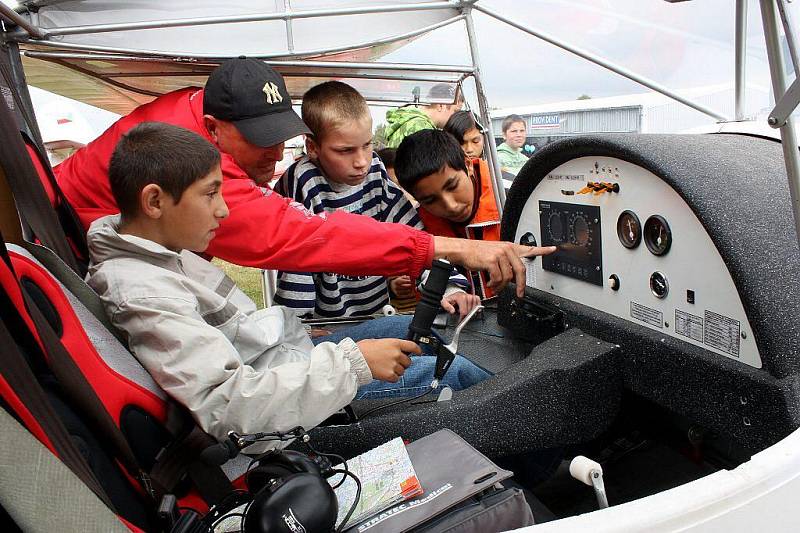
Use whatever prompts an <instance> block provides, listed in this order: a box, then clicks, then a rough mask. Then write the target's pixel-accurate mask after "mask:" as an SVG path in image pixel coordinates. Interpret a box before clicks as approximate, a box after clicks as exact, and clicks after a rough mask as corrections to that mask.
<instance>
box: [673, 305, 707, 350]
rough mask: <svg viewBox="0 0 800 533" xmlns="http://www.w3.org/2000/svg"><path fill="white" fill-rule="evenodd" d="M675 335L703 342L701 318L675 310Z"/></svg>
mask: <svg viewBox="0 0 800 533" xmlns="http://www.w3.org/2000/svg"><path fill="white" fill-rule="evenodd" d="M675 333H677V334H678V335H683V336H684V337H689V338H690V339H694V340H696V341H699V342H703V319H702V317H699V316H695V315H692V314H689V313H687V312H685V311H680V310H678V309H676V310H675Z"/></svg>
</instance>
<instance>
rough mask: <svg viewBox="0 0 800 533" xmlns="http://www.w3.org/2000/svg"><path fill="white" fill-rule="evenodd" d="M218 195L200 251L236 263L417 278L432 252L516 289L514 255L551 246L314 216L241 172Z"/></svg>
mask: <svg viewBox="0 0 800 533" xmlns="http://www.w3.org/2000/svg"><path fill="white" fill-rule="evenodd" d="M222 193H223V196H224V198H225V201H226V202H227V203H228V208H229V209H230V215H229V216H228V218H226V219H225V220H223V221H222V223H221V225H220V227H219V230H218V231H217V236H216V237H215V238H214V240H212V241H211V245H210V246H209V248H208V250H207V253H209V254H210V255H213V256H215V257H220V258H222V259H224V260H226V261H229V262H231V263H236V264H238V265H243V266H252V267H257V268H266V269H275V270H288V271H302V272H336V273H338V274H345V275H351V276H365V275H372V276H399V275H408V276H410V277H411V278H412V279H417V278H418V277H419V276H420V274H421V273H422V271H423V270H424V269H426V268H428V267H429V266H430V264H431V261H432V260H433V259H434V256H435V257H436V258H445V259H447V260H449V261H450V262H451V263H454V264H458V265H462V266H465V267H467V268H469V269H471V270H486V271H488V272H489V274H490V279H491V281H490V286H491V287H493V288H496V289H497V290H499V289H502V288H503V287H504V286H505V285H506V284H507V283H508V282H509V281H512V280H514V281H516V283H517V286H518V287H519V289H518V290H519V291H522V290H523V288H524V285H525V266H524V265H523V264H522V261H521V260H520V257H529V256H534V255H544V254H548V253H552V252H553V251H555V248H551V249H547V248H537V247H533V248H531V247H528V246H522V245H518V244H512V243H508V242H491V241H469V240H464V239H453V238H449V237H435V238H434V237H432V236H431V235H430V234H428V233H425V232H423V231H419V230H416V229H414V228H411V227H409V226H406V225H404V224H389V223H383V222H378V221H376V220H373V219H372V218H369V217H365V216H361V215H353V214H350V213H345V212H343V211H337V212H334V213H327V214H320V215H314V214H312V213H310V212H309V211H308V210H306V209H305V208H304V207H303V206H302V205H300V204H298V203H297V202H293V201H291V200H288V199H286V198H284V197H282V196H280V195H278V194H277V193H274V192H272V191H270V190H265V189H262V188H260V187H257V186H256V185H255V184H254V183H253V182H252V181H250V180H249V179H247V178H240V179H226V180H225V181H224V182H223V185H222Z"/></svg>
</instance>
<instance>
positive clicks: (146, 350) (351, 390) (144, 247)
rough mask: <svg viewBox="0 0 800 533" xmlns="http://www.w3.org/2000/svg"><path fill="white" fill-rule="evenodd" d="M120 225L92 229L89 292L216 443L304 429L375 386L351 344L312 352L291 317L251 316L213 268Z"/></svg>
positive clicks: (101, 223) (280, 311)
mask: <svg viewBox="0 0 800 533" xmlns="http://www.w3.org/2000/svg"><path fill="white" fill-rule="evenodd" d="M119 223H120V218H119V215H114V216H107V217H104V218H100V219H98V220H96V221H95V222H94V223H93V224H92V225H91V227H90V228H89V233H88V241H89V251H90V254H91V259H92V263H91V265H90V268H89V277H88V282H89V285H91V286H92V288H93V289H94V290H95V291H96V292H97V293H98V294H99V295H100V298H101V299H102V300H103V303H104V305H105V308H106V312H107V313H108V315H109V316H110V317H111V320H112V322H113V324H114V325H115V326H117V327H118V328H119V329H120V330H122V331H124V332H125V333H126V335H127V337H128V343H129V345H130V348H131V350H132V351H133V353H134V355H135V356H136V358H137V359H138V360H139V361H140V362H141V363H142V365H144V367H145V368H146V369H147V370H148V371H149V372H150V374H151V375H152V376H153V378H154V379H155V380H156V382H157V383H158V384H159V385H160V386H161V387H162V388H163V389H164V390H165V391H166V392H167V393H168V394H169V395H170V396H172V397H173V398H175V399H176V400H177V401H178V402H180V403H181V404H183V405H184V406H186V407H187V408H188V409H189V410H190V411H191V413H192V415H193V416H194V418H195V420H196V421H197V423H198V424H199V425H200V427H202V428H203V429H204V430H205V431H206V432H208V433H210V434H211V435H213V436H214V437H216V438H217V439H219V440H223V439H224V438H225V437H226V435H227V432H228V431H230V430H234V431H237V432H240V433H254V432H258V431H283V430H287V429H290V428H292V427H294V426H297V425H300V426H303V427H304V428H306V429H310V428H312V427H314V426H316V425H317V424H319V423H320V422H321V421H323V420H324V419H326V418H327V417H328V416H330V415H331V414H332V413H334V412H336V411H337V410H339V409H341V408H342V407H344V406H345V405H347V404H348V403H350V401H352V399H353V398H354V396H355V393H356V390H357V389H358V387H359V386H361V385H364V384H366V383H369V382H370V381H372V374H371V372H370V370H369V367H368V366H367V362H366V360H365V359H364V356H363V355H362V354H361V351H360V350H359V349H358V346H356V344H355V343H354V342H353V341H352V340H351V339H345V340H343V341H342V342H340V343H339V344H338V345H337V344H333V343H330V342H325V343H321V344H320V345H318V346H316V347H315V346H314V345H313V344H312V343H311V339H310V338H309V336H308V334H307V333H306V331H305V329H304V328H303V325H302V324H301V323H300V320H299V319H298V318H297V316H296V315H295V313H294V312H293V311H292V310H290V309H287V308H285V307H270V308H268V309H263V310H260V311H256V306H255V304H254V303H253V301H252V300H250V299H249V298H248V297H247V296H246V295H245V294H244V293H243V292H242V291H240V290H239V289H238V288H237V287H236V285H235V284H234V283H233V281H232V280H231V279H230V278H229V277H227V276H226V275H225V274H224V273H223V272H222V271H221V270H220V269H219V268H217V267H216V266H214V265H213V264H211V263H209V262H208V261H206V260H204V259H202V258H200V257H198V256H197V255H195V254H193V253H191V252H188V251H183V252H181V253H180V254H178V253H175V252H173V251H170V250H168V249H167V248H165V247H163V246H161V245H160V244H157V243H155V242H152V241H149V240H147V239H143V238H140V237H135V236H132V235H126V234H119V233H118V232H117V229H118V227H119ZM254 448H256V447H255V446H254V447H251V448H248V450H247V451H256V450H255V449H254ZM259 449H260V450H262V449H264V448H263V447H259Z"/></svg>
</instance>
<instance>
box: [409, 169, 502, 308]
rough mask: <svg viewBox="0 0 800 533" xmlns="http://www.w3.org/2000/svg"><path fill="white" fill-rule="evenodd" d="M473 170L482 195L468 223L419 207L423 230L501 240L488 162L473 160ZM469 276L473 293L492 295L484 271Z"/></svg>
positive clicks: (436, 233) (435, 233) (439, 233)
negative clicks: (455, 222) (436, 214)
mask: <svg viewBox="0 0 800 533" xmlns="http://www.w3.org/2000/svg"><path fill="white" fill-rule="evenodd" d="M472 169H473V173H474V175H475V177H476V178H477V181H478V183H480V184H481V195H480V198H478V209H477V210H476V211H475V215H474V216H473V217H472V219H471V220H470V221H469V223H468V224H467V225H460V224H453V223H452V222H450V221H449V220H445V219H443V218H439V217H437V216H435V215H432V214H431V213H429V212H428V211H427V210H426V209H425V208H424V207H420V208H419V217H420V218H421V219H422V223H423V224H425V229H426V230H427V231H429V232H431V233H433V234H434V235H442V236H444V237H459V238H462V239H464V238H466V239H473V240H482V241H499V240H501V239H500V212H499V211H498V209H497V202H495V199H494V189H493V188H492V179H491V175H490V174H489V165H488V164H487V163H486V161H484V160H482V159H473V160H472ZM468 278H469V279H470V280H471V281H472V284H473V288H474V289H475V290H474V292H475V293H476V294H478V295H482V296H483V297H484V298H488V297H489V296H492V295H493V294H494V292H493V291H492V289H490V288H488V287H487V286H486V283H487V282H488V281H489V280H488V278H487V276H486V275H485V273H483V272H482V273H480V274H477V273H473V275H471V276H468ZM477 283H480V288H478V287H475V285H476V284H477Z"/></svg>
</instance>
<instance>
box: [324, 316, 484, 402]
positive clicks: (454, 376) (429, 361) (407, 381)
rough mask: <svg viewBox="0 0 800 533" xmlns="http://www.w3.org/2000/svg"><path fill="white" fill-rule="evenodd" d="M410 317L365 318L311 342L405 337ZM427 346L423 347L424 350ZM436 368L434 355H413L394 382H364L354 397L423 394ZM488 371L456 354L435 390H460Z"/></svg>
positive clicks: (428, 386) (372, 397)
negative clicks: (348, 338)
mask: <svg viewBox="0 0 800 533" xmlns="http://www.w3.org/2000/svg"><path fill="white" fill-rule="evenodd" d="M410 323H411V317H410V316H389V317H383V318H375V319H372V320H367V321H365V322H362V323H361V324H358V325H357V326H352V327H349V328H342V329H340V330H338V331H336V332H335V333H331V334H330V335H325V336H323V337H317V338H315V339H313V341H314V344H319V343H320V342H339V341H341V340H342V339H344V338H346V337H350V338H351V339H353V340H354V341H356V342H358V341H360V340H365V339H405V338H406V335H407V334H408V325H409V324H410ZM427 348H428V347H427V346H425V347H423V351H424V350H425V349H427ZM435 368H436V357H435V356H433V355H421V356H416V355H415V356H412V358H411V366H410V367H408V368H407V369H406V371H405V373H404V374H403V375H402V376H401V377H400V380H399V381H398V382H397V383H389V382H388V381H378V380H374V381H372V383H368V384H367V385H363V386H362V387H360V388H359V389H358V392H357V393H356V398H355V399H356V400H364V399H367V400H370V399H376V398H396V397H401V396H414V395H417V394H422V393H423V392H425V390H426V389H428V388H430V386H431V381H433V372H434V370H435ZM490 376H491V374H490V373H489V372H487V371H486V370H484V369H483V368H481V367H479V366H478V365H476V364H475V363H473V362H472V361H470V360H469V359H467V358H466V357H463V356H461V355H456V358H455V360H453V363H452V364H451V365H450V368H449V369H448V370H447V373H446V374H445V375H444V378H443V379H442V380H441V382H440V383H439V387H438V388H437V391H438V390H440V389H442V388H444V387H450V388H451V389H453V390H463V389H466V388H467V387H470V386H472V385H475V384H476V383H478V382H481V381H483V380H484V379H486V378H488V377H490Z"/></svg>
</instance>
